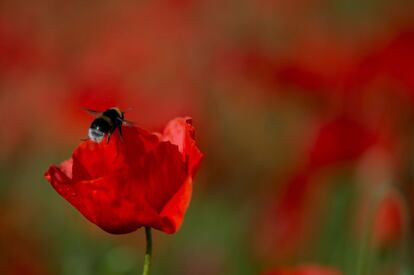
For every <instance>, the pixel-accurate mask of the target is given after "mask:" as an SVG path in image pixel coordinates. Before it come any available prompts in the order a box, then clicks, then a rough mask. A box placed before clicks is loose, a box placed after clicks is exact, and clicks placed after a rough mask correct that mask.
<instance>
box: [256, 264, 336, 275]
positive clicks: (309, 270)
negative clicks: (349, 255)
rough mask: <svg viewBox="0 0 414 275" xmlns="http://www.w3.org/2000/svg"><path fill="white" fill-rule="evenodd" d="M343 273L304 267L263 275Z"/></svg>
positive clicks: (278, 270) (330, 269)
mask: <svg viewBox="0 0 414 275" xmlns="http://www.w3.org/2000/svg"><path fill="white" fill-rule="evenodd" d="M341 274H342V273H341V272H339V271H337V270H335V269H332V268H327V267H320V266H316V265H304V266H301V267H298V268H292V269H287V268H282V269H277V270H274V271H270V272H267V273H264V274H263V275H341Z"/></svg>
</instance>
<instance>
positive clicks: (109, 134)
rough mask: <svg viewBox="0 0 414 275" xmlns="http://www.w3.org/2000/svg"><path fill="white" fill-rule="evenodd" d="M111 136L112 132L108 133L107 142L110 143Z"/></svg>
mask: <svg viewBox="0 0 414 275" xmlns="http://www.w3.org/2000/svg"><path fill="white" fill-rule="evenodd" d="M110 138H111V133H108V135H107V136H106V144H108V143H109V139H110Z"/></svg>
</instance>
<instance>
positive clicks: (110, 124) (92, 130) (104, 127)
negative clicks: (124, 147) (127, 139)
mask: <svg viewBox="0 0 414 275" xmlns="http://www.w3.org/2000/svg"><path fill="white" fill-rule="evenodd" d="M84 110H85V111H86V112H88V113H89V114H91V115H93V116H95V119H94V120H93V121H92V123H91V126H90V127H89V129H88V139H90V140H92V141H94V142H96V143H100V142H101V141H102V140H103V138H104V137H105V135H106V143H109V140H110V138H111V135H112V134H113V132H115V131H116V130H117V129H118V132H119V136H120V137H121V140H122V125H127V126H131V125H132V123H131V122H129V121H126V120H125V119H124V118H125V112H122V111H121V110H120V109H119V108H116V107H113V108H109V109H107V110H105V111H103V112H99V111H95V110H91V109H84Z"/></svg>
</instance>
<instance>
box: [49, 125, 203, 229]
mask: <svg viewBox="0 0 414 275" xmlns="http://www.w3.org/2000/svg"><path fill="white" fill-rule="evenodd" d="M122 131H123V141H122V140H121V139H120V138H119V135H118V134H117V133H114V134H113V135H112V137H111V140H110V142H109V143H106V142H101V143H94V142H93V141H85V142H83V143H81V144H80V145H79V146H78V147H77V148H76V149H75V151H74V152H73V155H72V158H71V159H69V160H67V161H64V162H63V163H62V164H61V165H59V166H55V165H52V166H51V167H50V168H49V170H48V171H47V172H46V174H45V177H46V179H47V180H48V181H49V182H50V183H51V184H52V186H53V188H55V190H56V191H57V192H58V193H59V194H60V195H61V196H63V197H64V198H65V199H66V200H67V201H69V202H70V203H71V204H72V205H73V206H74V207H75V208H76V209H78V210H79V211H80V212H81V213H82V214H83V215H84V216H85V217H86V218H87V219H88V220H90V221H91V222H93V223H95V224H96V225H98V226H99V227H100V228H102V229H103V230H105V231H107V232H109V233H113V234H124V233H130V232H132V231H135V230H136V229H138V228H139V227H141V226H147V227H152V228H155V229H158V230H161V231H163V232H165V233H174V232H176V231H177V230H178V229H179V227H180V225H181V223H182V221H183V217H184V214H185V211H186V209H187V207H188V205H189V202H190V198H191V192H192V178H193V176H194V173H195V171H196V168H197V166H198V164H199V163H200V160H201V158H202V153H201V152H200V150H199V149H198V148H197V146H196V143H195V140H194V128H193V126H192V125H191V119H190V118H176V119H174V120H172V121H170V122H169V123H168V125H167V127H166V128H165V130H164V133H163V134H159V133H153V134H151V133H149V132H147V131H146V130H143V129H141V128H137V127H124V128H123V129H122Z"/></svg>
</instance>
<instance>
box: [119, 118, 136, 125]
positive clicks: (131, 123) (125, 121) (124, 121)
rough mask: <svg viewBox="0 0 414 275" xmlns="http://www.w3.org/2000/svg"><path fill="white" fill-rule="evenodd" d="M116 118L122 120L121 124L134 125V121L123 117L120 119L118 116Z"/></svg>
mask: <svg viewBox="0 0 414 275" xmlns="http://www.w3.org/2000/svg"><path fill="white" fill-rule="evenodd" d="M116 119H118V120H119V121H121V122H122V125H124V126H128V127H133V126H135V123H134V122H132V121H129V120H125V119H122V118H120V117H117V118H116Z"/></svg>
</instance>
